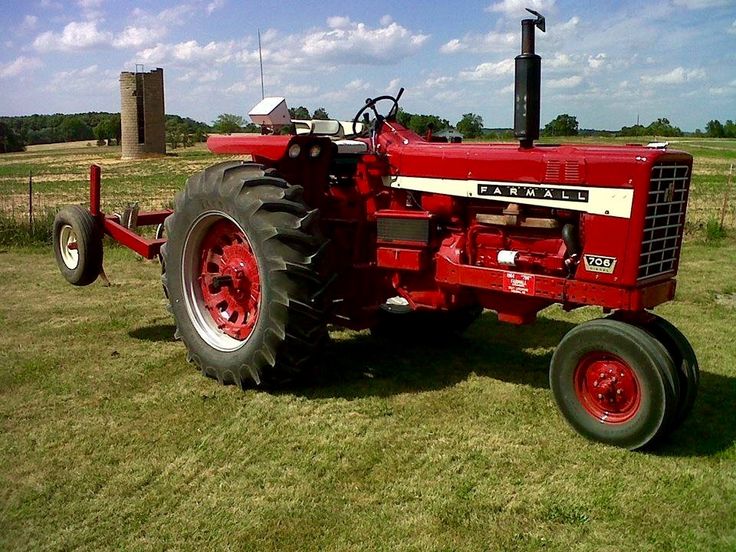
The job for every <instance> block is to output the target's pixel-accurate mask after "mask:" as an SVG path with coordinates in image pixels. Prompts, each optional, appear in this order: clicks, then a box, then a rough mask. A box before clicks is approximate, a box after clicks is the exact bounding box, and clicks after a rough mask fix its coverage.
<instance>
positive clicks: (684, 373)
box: [642, 315, 700, 431]
mask: <svg viewBox="0 0 736 552" xmlns="http://www.w3.org/2000/svg"><path fill="white" fill-rule="evenodd" d="M642 328H643V329H645V330H646V331H648V332H649V333H650V334H652V335H653V336H654V338H655V339H657V341H659V342H660V343H662V345H664V347H665V349H667V352H668V353H669V354H670V356H671V357H672V361H673V363H674V365H675V368H676V372H677V376H678V380H679V383H680V399H679V401H678V402H677V407H676V409H675V413H674V415H673V417H672V422H671V425H670V430H672V431H674V430H675V429H677V428H678V427H679V426H680V425H682V422H684V421H685V420H686V419H687V417H688V415H689V414H690V411H691V410H692V409H693V405H694V404H695V397H696V396H697V394H698V387H699V386H700V367H699V366H698V357H697V356H696V355H695V351H694V350H693V347H692V345H690V342H689V341H688V339H687V337H685V335H683V333H682V332H681V331H680V330H678V329H677V328H676V327H675V326H674V325H673V324H671V323H670V322H668V321H667V320H665V319H664V318H662V317H661V316H657V315H654V318H653V319H652V320H651V321H650V322H648V323H646V324H644V325H642Z"/></svg>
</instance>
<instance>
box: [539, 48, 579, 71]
mask: <svg viewBox="0 0 736 552" xmlns="http://www.w3.org/2000/svg"><path fill="white" fill-rule="evenodd" d="M542 63H543V65H544V66H545V67H551V68H554V69H559V68H563V67H570V66H573V65H577V63H578V62H577V61H575V60H574V59H573V57H572V56H571V55H570V54H566V53H564V52H555V53H554V54H553V55H552V57H550V58H549V59H547V58H545V59H544V60H543V61H542Z"/></svg>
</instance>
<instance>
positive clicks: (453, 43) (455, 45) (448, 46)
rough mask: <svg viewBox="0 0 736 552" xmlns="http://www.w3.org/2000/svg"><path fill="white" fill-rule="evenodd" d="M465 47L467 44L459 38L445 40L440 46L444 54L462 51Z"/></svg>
mask: <svg viewBox="0 0 736 552" xmlns="http://www.w3.org/2000/svg"><path fill="white" fill-rule="evenodd" d="M464 49H465V44H463V43H462V42H461V41H460V39H459V38H453V39H452V40H450V41H449V42H445V43H444V44H443V45H442V46H440V52H442V53H443V54H454V53H456V52H461V51H462V50H464Z"/></svg>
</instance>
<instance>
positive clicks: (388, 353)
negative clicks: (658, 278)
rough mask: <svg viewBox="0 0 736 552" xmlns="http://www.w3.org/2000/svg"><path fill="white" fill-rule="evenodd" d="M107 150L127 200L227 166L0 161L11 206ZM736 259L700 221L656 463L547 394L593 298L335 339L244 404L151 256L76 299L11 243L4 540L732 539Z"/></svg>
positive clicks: (295, 544)
mask: <svg viewBox="0 0 736 552" xmlns="http://www.w3.org/2000/svg"><path fill="white" fill-rule="evenodd" d="M692 145H693V148H694V149H697V148H700V149H697V151H696V153H697V155H698V158H697V160H696V163H698V165H696V173H695V180H694V184H693V188H694V189H693V194H694V196H695V197H696V198H697V197H704V198H712V200H709V201H705V200H704V203H703V205H704V207H703V213H704V214H703V216H702V217H701V216H700V215H699V214H697V212H696V217H695V219H694V220H695V221H696V222H698V221H705V220H707V218H708V217H711V216H713V215H712V213H715V212H716V211H717V200H718V198H719V197H720V194H719V193H718V190H716V191H714V190H713V189H714V188H716V189H717V188H718V187H719V186H720V185H721V184H720V182H721V179H722V177H721V171H722V169H723V167H724V166H727V163H728V162H729V161H728V160H729V158H732V156H731V151H730V150H729V146H725V147H722V144H721V143H720V142H717V143H716V144H715V146H714V145H712V144H711V143H710V142H707V141H703V142H698V143H696V144H692ZM711 147H715V148H719V149H716V150H712V149H708V148H711ZM729 156H731V157H729ZM91 160H96V161H99V162H101V163H102V165H103V175H104V174H105V173H108V174H110V176H111V177H114V178H118V179H119V180H118V181H117V184H115V186H118V187H117V188H114V186H113V185H108V184H106V192H105V193H107V191H108V190H111V189H112V188H114V189H112V190H111V191H113V193H114V195H115V197H116V199H115V201H123V198H124V197H126V194H128V196H132V197H135V195H136V194H141V196H140V198H141V199H143V196H144V195H145V194H148V193H154V192H157V191H160V192H161V201H165V200H164V196H165V193H170V192H171V191H172V190H173V189H176V188H178V187H179V186H181V183H182V180H183V177H184V176H186V174H191V172H194V171H196V170H197V169H198V168H199V167H200V166H206V165H207V164H209V163H210V162H211V159H210V158H209V156H208V154H206V153H205V152H202V151H201V150H196V149H195V150H191V151H189V152H184V153H182V154H181V155H180V156H179V157H171V158H166V159H163V160H156V161H144V162H142V163H139V164H136V163H132V162H126V163H121V162H119V161H118V160H117V159H116V153H115V152H106V153H104V154H99V153H98V151H97V148H94V150H93V151H90V152H89V153H88V152H87V151H86V150H82V153H80V150H74V151H73V152H72V151H67V152H63V151H62V152H48V151H46V152H31V153H26V154H20V155H15V156H3V157H0V193H5V194H6V196H7V195H10V194H12V193H15V191H14V190H16V186H17V187H18V190H22V185H23V183H22V181H21V182H20V183H18V184H16V183H15V182H16V181H15V180H12V179H18V180H21V179H22V177H23V174H24V172H23V171H25V169H26V168H27V167H30V168H32V169H33V170H34V174H38V175H39V177H41V175H45V176H53V175H54V174H64V175H66V174H70V175H71V174H76V173H77V172H79V173H80V174H81V175H82V176H80V177H79V181H76V180H74V181H72V180H68V181H67V180H64V179H61V180H53V179H49V180H46V181H44V180H42V181H41V182H42V184H39V185H42V186H47V187H48V190H49V191H50V193H58V194H59V196H64V195H65V194H67V195H69V196H71V195H74V194H77V195H78V197H77V196H75V198H74V201H79V202H81V201H83V200H84V199H85V197H84V191H83V190H84V177H83V173H84V172H85V170H86V165H88V164H89V162H90V161H91ZM20 166H22V167H23V169H18V167H20ZM699 166H702V167H703V169H699V168H698V167H699ZM706 168H707V171H712V172H713V174H709V173H706V172H702V173H701V172H699V171H700V170H703V171H705V170H706ZM54 171H57V172H54ZM25 174H27V173H25ZM155 175H165V178H164V180H165V184H164V185H162V186H160V187H159V186H158V185H157V184H156V183H157V177H156V176H155ZM139 177H140V178H139ZM65 178H66V177H65ZM59 182H68V183H69V184H68V186H63V185H62V184H59ZM74 182H77V183H76V184H74ZM723 182H724V183H725V178H723ZM74 186H76V187H74ZM720 190H722V188H720ZM169 197H170V196H169ZM147 201H150V202H151V203H153V202H154V200H151V199H147ZM151 206H156V205H151ZM730 224H733V222H731V223H730ZM730 232H731V235H733V230H730ZM735 246H736V242H735V241H734V240H733V238H731V237H727V238H725V239H723V240H720V241H716V242H713V241H706V239H705V233H704V232H702V231H701V230H700V227H699V226H698V225H697V224H694V225H691V227H690V232H689V235H688V241H687V244H686V246H685V248H684V250H683V256H682V264H681V269H680V278H679V289H678V297H677V300H676V301H675V302H673V303H670V304H668V305H665V306H663V307H661V308H659V309H657V312H658V313H660V314H661V315H663V316H665V317H667V318H668V319H669V320H671V321H672V322H673V323H675V324H676V325H677V326H678V327H679V328H680V329H682V331H683V332H684V333H685V334H686V335H688V336H689V337H690V339H691V340H692V343H693V345H694V347H695V349H696V351H697V352H698V355H699V358H700V362H701V369H702V381H701V392H700V395H699V397H698V400H697V402H696V404H695V408H694V410H693V413H692V415H691V417H690V418H689V419H688V420H687V421H686V422H685V424H684V425H683V426H682V428H681V429H680V430H678V431H677V432H675V433H674V434H673V435H672V436H671V438H670V439H668V441H667V442H665V443H663V444H661V445H660V446H659V447H658V448H656V449H654V450H650V451H647V452H639V453H631V452H627V451H624V450H619V449H615V448H611V447H607V446H603V445H599V444H593V443H589V442H587V441H585V440H584V439H582V438H581V437H579V436H578V435H576V434H575V433H574V432H573V431H572V430H571V429H570V428H569V427H568V426H567V425H566V424H565V422H564V421H563V419H562V418H561V416H560V415H559V414H558V412H557V410H556V407H555V405H554V401H553V399H552V396H551V392H550V390H549V388H548V382H547V368H548V364H549V359H550V357H551V354H552V352H553V350H554V347H555V345H556V343H557V342H558V341H559V339H560V338H561V337H562V336H563V335H564V333H565V332H567V331H568V330H569V329H570V328H572V327H573V325H574V324H576V323H578V322H581V321H583V320H586V319H590V318H594V317H597V316H600V311H599V310H597V309H593V308H590V309H582V310H580V311H576V312H574V313H563V312H562V311H561V309H559V308H554V307H553V308H550V309H547V310H546V311H544V312H543V313H542V316H541V317H540V320H539V321H538V322H537V323H536V324H534V325H532V326H526V327H512V326H507V325H504V324H500V323H498V322H497V321H496V319H495V316H494V315H493V314H492V313H490V312H488V313H486V314H485V315H484V316H483V317H482V319H481V320H480V321H479V322H478V323H476V324H475V325H473V326H472V327H471V329H470V330H469V331H468V332H467V333H466V335H465V336H464V337H463V338H461V339H458V340H457V341H455V342H453V343H450V344H446V345H421V346H420V345H417V344H412V343H401V344H395V343H391V342H387V341H380V340H377V339H375V338H372V337H371V336H370V335H369V334H368V333H366V332H359V333H356V332H347V331H333V332H332V338H333V339H332V343H331V345H330V346H329V348H328V351H327V354H326V358H325V360H324V362H323V370H322V375H321V377H320V379H319V380H317V381H315V382H314V384H313V385H310V386H307V387H302V388H298V389H291V390H288V391H283V392H279V393H267V392H262V391H255V390H249V391H246V392H241V391H240V390H238V389H237V388H235V387H222V386H219V385H218V384H217V383H216V382H214V381H213V380H210V379H207V378H204V377H202V376H201V375H200V374H199V373H197V372H196V371H195V370H194V368H193V367H192V365H190V364H187V362H186V354H185V350H184V347H183V346H182V345H181V343H179V342H177V341H174V340H173V331H174V326H173V321H172V319H171V318H170V317H169V315H168V313H167V312H166V309H165V301H164V299H163V296H162V293H161V289H160V284H159V279H158V274H159V266H158V264H157V263H156V262H149V261H142V260H140V259H138V258H136V257H135V255H133V254H132V253H130V252H128V251H126V250H124V249H121V248H108V249H107V250H106V260H105V267H106V271H107V274H108V276H109V278H110V280H111V282H112V286H111V287H104V286H103V285H102V284H101V283H99V282H97V283H95V284H94V285H92V286H90V287H88V288H81V289H78V288H73V287H71V286H69V285H68V284H66V283H65V282H64V281H63V279H62V278H61V276H60V275H59V274H58V270H57V269H56V267H55V263H54V261H53V258H52V255H51V252H50V250H49V248H46V247H32V248H23V247H12V246H3V248H2V249H0V278H1V279H2V281H3V286H2V287H0V328H2V332H0V424H1V426H0V466H2V468H3V469H2V475H1V476H0V478H1V479H0V549H12V550H16V549H17V550H24V549H26V550H47V549H51V550H56V549H82V550H100V549H115V550H117V549H144V550H148V549H152V550H161V549H200V550H209V549H236V550H259V551H260V550H325V549H330V550H539V549H544V550H564V551H567V550H596V551H605V550H611V551H618V550H652V551H661V550H672V551H680V550H704V551H714V550H724V551H726V550H734V549H736V423H735V422H736V419H735V416H734V415H735V414H736V406H735V405H736V367H735V366H734V359H735V358H736V247H735Z"/></svg>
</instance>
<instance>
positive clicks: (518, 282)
mask: <svg viewBox="0 0 736 552" xmlns="http://www.w3.org/2000/svg"><path fill="white" fill-rule="evenodd" d="M534 283H535V277H534V274H521V273H519V272H504V274H503V290H504V291H508V292H510V293H521V294H522V295H534Z"/></svg>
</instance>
